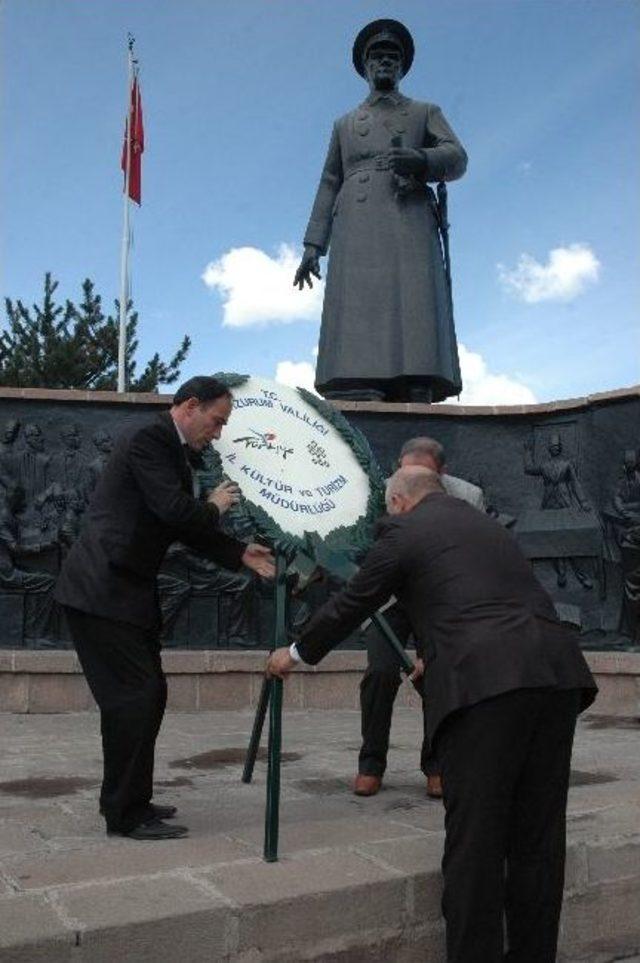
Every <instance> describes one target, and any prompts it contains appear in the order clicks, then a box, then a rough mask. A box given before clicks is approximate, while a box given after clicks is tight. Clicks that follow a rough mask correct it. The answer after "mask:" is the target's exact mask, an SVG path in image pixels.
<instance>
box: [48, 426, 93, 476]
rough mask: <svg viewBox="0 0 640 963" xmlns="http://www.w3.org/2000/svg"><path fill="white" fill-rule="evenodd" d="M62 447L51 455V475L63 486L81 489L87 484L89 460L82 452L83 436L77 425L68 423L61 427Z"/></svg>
mask: <svg viewBox="0 0 640 963" xmlns="http://www.w3.org/2000/svg"><path fill="white" fill-rule="evenodd" d="M60 440H61V441H62V448H61V449H60V450H59V451H57V452H56V453H55V454H54V455H52V457H51V477H52V478H53V480H54V481H56V482H58V484H59V485H60V486H61V488H62V489H63V490H64V491H66V490H67V489H70V488H74V489H77V490H78V491H81V490H82V488H83V486H84V484H85V477H84V476H85V472H86V468H87V461H86V458H85V457H84V455H83V454H82V452H81V451H80V449H81V447H82V438H81V437H80V431H79V430H78V426H77V425H73V424H66V425H62V427H61V429H60Z"/></svg>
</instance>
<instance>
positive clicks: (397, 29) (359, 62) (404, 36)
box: [353, 20, 414, 77]
mask: <svg viewBox="0 0 640 963" xmlns="http://www.w3.org/2000/svg"><path fill="white" fill-rule="evenodd" d="M385 42H386V43H393V44H395V45H396V46H398V47H400V49H401V50H402V63H403V73H404V74H408V73H409V68H410V67H411V64H412V63H413V53H414V47H413V38H412V36H411V34H410V33H409V31H408V30H407V28H406V27H405V25H404V24H403V23H400V21H399V20H372V21H371V23H368V24H367V25H366V27H363V28H362V30H361V31H360V33H359V34H358V36H357V37H356V39H355V43H354V45H353V66H354V67H355V68H356V70H357V71H358V73H359V74H360V76H361V77H364V75H365V74H364V62H365V59H366V56H367V52H368V50H369V48H370V47H371V46H372V45H373V44H374V43H385Z"/></svg>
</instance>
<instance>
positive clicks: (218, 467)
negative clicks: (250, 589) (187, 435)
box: [199, 371, 384, 562]
mask: <svg viewBox="0 0 640 963" xmlns="http://www.w3.org/2000/svg"><path fill="white" fill-rule="evenodd" d="M214 377H215V378H217V379H218V380H219V381H222V383H223V384H225V385H226V386H227V387H228V388H230V389H233V388H239V387H240V386H241V385H243V384H245V383H246V382H247V381H248V380H249V377H250V376H249V375H241V374H236V373H234V372H226V371H225V372H222V371H220V372H217V373H216V374H215V375H214ZM296 390H297V392H298V394H299V395H300V397H301V398H302V400H303V401H305V402H306V403H307V404H308V405H310V406H311V407H312V408H314V409H315V410H316V411H317V412H318V414H319V415H321V416H322V417H323V418H324V419H325V421H327V422H328V423H329V424H330V425H331V426H332V427H333V428H334V429H335V431H337V432H338V434H339V435H340V436H341V437H342V438H343V439H344V441H345V442H346V443H347V445H348V446H349V448H350V449H351V450H352V452H353V453H354V455H355V457H356V460H357V462H358V464H359V465H360V467H361V468H362V470H363V471H364V472H365V474H366V475H367V477H368V479H369V498H368V500H367V508H366V511H365V513H364V514H363V515H361V516H360V517H359V518H358V519H357V520H356V521H355V522H354V523H353V524H351V525H341V526H340V527H339V528H335V529H334V530H333V531H331V532H329V534H328V535H326V536H325V537H324V538H323V539H318V536H317V535H316V534H315V532H313V533H311V532H310V533H308V534H306V536H305V537H304V538H300V537H299V536H297V535H291V534H290V533H289V532H285V531H284V530H283V529H282V528H281V527H280V525H278V523H277V522H275V521H274V520H273V519H272V518H271V516H270V515H269V514H267V512H266V511H265V510H264V508H262V507H261V506H260V505H256V504H255V502H252V501H251V500H250V499H248V498H243V499H242V502H241V505H240V506H239V508H238V509H237V510H236V511H237V514H236V523H240V525H241V524H242V516H243V515H244V516H245V519H246V521H247V522H250V523H252V524H253V526H254V527H255V529H256V530H257V531H258V532H259V533H260V535H261V536H262V537H263V538H265V539H266V540H267V541H268V542H270V543H271V544H272V545H273V547H274V548H275V549H276V550H278V551H280V552H282V553H283V554H284V555H285V556H286V557H287V558H288V559H289V560H290V562H292V561H293V559H294V558H295V556H296V555H297V554H298V553H299V552H302V553H303V554H304V555H305V556H306V557H307V558H310V559H312V561H315V560H316V555H317V549H316V545H317V544H318V542H320V544H322V545H323V546H324V548H325V549H328V550H330V551H331V552H332V553H338V554H341V555H344V556H345V557H346V558H348V559H349V560H350V561H358V560H359V559H360V558H361V557H362V556H363V555H364V553H365V552H366V551H367V549H368V548H369V546H370V545H371V541H372V539H373V529H374V526H375V523H376V521H377V520H378V518H379V517H380V515H381V513H382V512H383V511H384V476H383V474H382V471H381V470H380V466H379V465H378V463H377V461H376V459H375V457H374V454H373V452H372V451H371V448H370V446H369V442H368V441H367V439H366V438H365V436H364V435H363V434H362V432H361V431H359V430H358V429H357V428H355V427H354V426H353V425H351V424H349V422H348V421H347V419H346V418H345V417H344V415H342V414H341V413H340V412H339V411H337V410H336V409H335V408H334V407H333V406H332V405H330V404H329V403H328V402H326V401H325V400H324V399H323V398H319V397H318V396H317V395H314V394H312V393H311V392H310V391H306V390H305V389H304V388H297V389H296ZM199 476H200V482H201V487H202V488H203V489H211V488H214V487H215V486H216V485H217V484H219V483H220V481H222V480H223V479H224V478H225V477H226V476H225V474H224V469H223V465H222V459H221V457H220V455H219V453H218V452H217V451H216V450H215V448H212V447H209V449H208V450H207V452H206V454H205V469H204V470H202V471H200V472H199Z"/></svg>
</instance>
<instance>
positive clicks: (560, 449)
mask: <svg viewBox="0 0 640 963" xmlns="http://www.w3.org/2000/svg"><path fill="white" fill-rule="evenodd" d="M29 394H30V393H29V392H20V391H12V390H11V389H1V390H0V647H5V648H23V647H26V648H65V647H68V646H69V645H70V642H69V635H68V631H67V628H66V625H65V622H64V617H63V614H62V613H61V612H60V611H59V610H58V607H57V606H56V605H55V603H54V601H53V597H52V592H53V585H54V583H55V578H56V575H57V572H58V570H59V567H60V564H61V561H62V559H63V558H64V555H65V552H66V551H68V548H69V545H70V544H71V543H72V541H73V539H74V538H75V537H76V535H77V533H78V531H79V529H80V525H81V524H82V518H83V514H84V512H85V510H86V507H87V505H88V503H89V500H90V498H91V494H92V492H93V489H94V488H95V485H96V483H97V480H98V478H99V476H100V472H101V471H102V469H103V467H104V464H105V462H106V460H107V458H108V457H109V453H110V451H111V449H112V447H113V440H114V438H115V437H116V436H117V434H118V433H119V431H121V430H122V429H123V428H124V427H125V425H128V424H130V423H131V422H132V421H133V420H135V421H137V422H143V421H144V420H148V419H149V418H152V417H153V415H154V413H155V412H157V411H158V410H159V408H160V406H161V403H162V399H157V398H149V397H148V396H140V397H139V399H136V401H135V402H133V401H132V400H125V401H122V400H120V399H118V400H115V396H113V395H112V396H110V398H108V396H107V395H104V396H102V398H100V397H99V396H96V397H94V398H91V400H90V401H89V400H87V401H84V400H79V399H78V398H76V397H74V395H73V393H68V392H34V393H33V394H34V395H36V397H28V396H29ZM25 395H27V397H25ZM45 396H46V397H45ZM130 397H131V396H129V398H130ZM103 399H104V400H103ZM111 399H113V400H111ZM145 399H146V400H145ZM344 408H345V409H347V408H351V409H352V410H345V411H344V413H345V415H346V416H347V417H348V418H349V419H350V420H351V421H352V423H353V424H355V425H356V426H357V427H358V428H360V429H361V430H362V431H363V432H364V434H365V435H366V436H367V438H368V439H369V442H370V444H371V446H372V448H373V450H374V452H375V454H376V456H377V457H378V459H379V461H380V463H381V465H382V467H383V469H384V470H385V471H386V472H391V471H392V470H393V467H394V461H395V459H396V457H397V453H398V451H399V449H400V447H401V445H402V443H403V442H404V441H405V440H407V439H408V438H410V437H413V436H415V435H420V434H429V435H432V436H433V437H435V438H437V439H438V440H439V441H441V442H442V443H443V444H444V446H445V449H446V451H447V470H448V471H449V473H450V474H453V475H457V476H458V477H461V478H466V479H467V480H469V481H472V482H474V483H475V484H478V485H480V487H482V489H483V490H484V493H485V500H486V503H487V506H488V511H489V512H490V513H491V514H493V515H494V516H495V517H496V518H497V519H498V521H499V522H500V523H501V524H504V525H506V526H507V527H509V529H510V530H511V531H512V532H513V534H514V537H515V538H516V539H517V540H518V542H519V543H520V545H521V547H522V549H523V551H524V552H525V554H526V555H527V557H528V558H530V559H531V561H532V564H533V565H534V568H535V570H536V574H537V575H538V577H539V578H540V580H541V581H542V582H543V584H544V585H545V587H546V588H547V590H548V591H549V592H550V593H551V595H552V597H553V599H554V601H555V603H556V607H557V609H558V612H559V613H560V615H561V617H562V618H564V619H566V620H567V621H569V622H572V623H574V624H575V625H577V626H579V628H580V631H581V633H582V637H583V640H584V643H585V644H586V645H588V646H593V647H598V648H603V647H604V648H606V647H629V646H632V645H634V644H636V645H637V644H638V643H639V638H638V614H639V611H640V453H639V448H640V437H639V435H640V432H639V431H638V424H640V418H639V415H640V393H638V392H633V391H630V392H628V393H627V394H624V393H616V395H615V396H612V397H611V398H609V399H607V398H602V399H601V400H599V401H597V402H594V403H591V404H590V403H588V402H585V403H583V404H574V405H571V404H567V405H565V406H563V405H562V404H558V405H546V406H545V405H541V406H535V407H532V408H528V409H523V410H522V411H521V412H518V413H515V412H510V411H508V410H505V411H504V412H500V413H498V414H487V413H483V412H480V413H475V412H474V413H471V412H470V409H466V411H463V410H461V409H452V408H451V407H447V408H446V409H444V408H441V409H438V408H436V409H434V408H432V409H431V412H435V414H431V413H429V414H427V413H425V412H424V410H423V411H420V410H417V411H411V412H406V411H402V412H401V411H399V410H397V409H395V410H394V409H391V410H389V409H388V408H387V409H385V410H381V407H380V406H375V405H361V406H348V405H344ZM217 481H218V479H217V478H216V477H215V473H214V472H213V471H212V470H210V469H207V470H205V471H204V472H201V473H200V475H199V480H198V483H199V490H200V493H201V495H203V496H204V495H205V494H206V492H207V491H209V490H210V488H211V487H213V485H215V484H216V483H217ZM225 526H226V527H227V528H228V529H229V530H230V531H232V532H233V533H234V534H236V535H238V536H239V537H241V538H242V537H245V538H248V537H250V536H251V535H252V534H253V533H252V531H251V526H250V522H249V521H248V520H247V518H246V516H244V515H243V513H242V511H241V510H238V511H234V512H230V513H229V515H228V516H227V518H226V519H225ZM158 588H159V594H160V600H161V607H162V612H163V617H164V629H163V635H164V645H165V646H180V647H193V648H211V647H222V648H225V647H230V648H264V647H268V646H269V645H270V644H271V631H272V616H273V607H272V604H273V603H272V597H271V595H272V593H271V589H270V587H269V586H268V585H262V584H261V583H260V580H258V579H255V578H254V577H253V576H251V575H250V574H246V575H244V574H238V573H231V572H227V571H226V570H224V569H221V568H219V567H218V566H216V565H215V564H214V563H212V562H209V561H208V560H206V559H203V558H201V557H199V556H197V555H195V554H193V553H192V552H190V551H189V550H188V549H187V548H186V547H185V546H183V545H174V546H173V547H172V549H171V550H170V552H169V554H168V556H167V559H166V561H165V564H164V566H163V569H162V572H161V574H160V577H159V580H158ZM315 593H316V594H315V596H314V598H313V599H312V598H311V597H309V596H308V597H307V598H306V600H305V604H307V605H309V604H310V605H311V606H313V605H315V604H319V602H320V601H321V600H322V598H323V594H325V593H324V592H323V588H322V586H316V588H315ZM293 617H294V618H295V606H294V612H293ZM351 642H352V644H357V639H353V640H351Z"/></svg>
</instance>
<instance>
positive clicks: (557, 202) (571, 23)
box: [0, 0, 640, 403]
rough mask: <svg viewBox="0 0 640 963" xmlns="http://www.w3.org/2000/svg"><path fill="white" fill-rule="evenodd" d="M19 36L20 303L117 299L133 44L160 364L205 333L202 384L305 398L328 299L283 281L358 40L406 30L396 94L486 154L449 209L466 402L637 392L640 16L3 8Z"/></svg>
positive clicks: (12, 86) (8, 35)
mask: <svg viewBox="0 0 640 963" xmlns="http://www.w3.org/2000/svg"><path fill="white" fill-rule="evenodd" d="M0 16H1V18H2V37H3V41H2V43H3V50H2V64H3V72H4V77H3V83H2V88H3V91H4V95H3V100H2V115H3V116H2V130H3V135H4V137H3V141H4V145H5V151H4V158H3V165H2V208H3V211H4V218H3V225H4V229H3V245H2V278H1V280H2V285H1V287H2V294H3V295H6V296H9V297H11V298H17V297H20V298H22V299H23V300H26V301H27V302H30V301H33V300H38V299H39V298H40V296H41V291H42V282H43V277H44V273H45V271H47V270H50V271H51V272H52V273H53V274H54V276H55V277H56V278H58V279H59V281H60V287H59V294H60V296H61V298H65V297H69V298H71V299H78V300H79V294H80V285H81V282H82V280H83V279H84V278H85V277H87V276H88V277H91V278H92V279H93V280H94V281H95V282H96V287H97V290H98V291H99V292H100V293H101V294H102V295H103V297H104V300H105V301H106V302H107V303H111V302H112V300H113V298H114V297H116V296H117V294H118V286H119V277H118V275H119V256H120V238H121V231H122V194H121V191H122V178H121V173H120V169H119V155H120V149H121V143H122V132H123V124H124V115H125V84H126V44H125V37H126V32H127V30H130V31H131V32H132V33H133V34H134V35H135V37H136V49H137V55H138V58H139V61H140V64H141V70H142V74H141V76H142V98H143V107H144V119H145V137H146V150H145V154H144V159H143V183H142V189H143V202H142V207H141V208H140V209H139V210H138V209H137V208H136V209H135V211H134V213H133V223H134V232H135V247H134V250H133V252H132V285H133V296H134V300H135V304H136V307H137V309H138V311H139V313H140V317H141V322H140V343H141V347H140V355H141V358H143V359H146V358H147V357H148V356H149V355H150V354H151V353H152V352H153V351H155V350H160V351H161V353H163V354H168V353H169V352H170V351H171V350H172V349H173V347H174V346H176V345H177V344H178V342H179V341H180V339H181V337H182V335H183V334H184V333H185V332H186V333H188V334H190V335H191V337H192V339H193V348H192V351H191V355H190V357H189V359H188V362H187V363H186V364H185V366H184V368H183V375H184V376H189V375H190V374H194V373H196V372H201V371H212V370H219V369H223V370H236V371H247V372H253V373H255V374H260V375H263V376H266V377H274V376H275V374H276V371H277V370H278V365H279V364H280V369H279V370H280V374H281V376H282V377H284V378H286V377H288V378H290V379H291V378H293V379H294V380H298V381H303V380H304V379H305V378H308V377H309V374H310V372H311V366H312V365H313V351H314V348H315V345H316V344H317V339H318V330H319V310H320V297H319V296H318V295H320V294H321V292H316V293H315V294H314V296H311V297H309V296H307V297H306V298H304V297H303V296H302V295H299V293H298V292H297V291H294V290H293V289H291V290H289V284H288V283H287V284H285V283H284V279H286V278H288V277H289V275H290V273H291V266H292V265H294V264H295V261H296V258H297V251H296V248H297V247H298V246H299V244H300V241H301V238H302V235H303V232H304V228H305V225H306V221H307V218H308V215H309V210H310V207H311V203H312V200H313V196H314V194H315V189H316V186H317V181H318V177H319V174H320V170H321V166H322V162H323V159H324V155H325V152H326V147H327V143H328V138H329V134H330V130H331V124H332V121H333V120H334V119H335V118H336V117H337V116H339V115H341V114H342V113H344V112H346V111H347V110H349V109H351V108H353V107H354V106H355V105H356V104H357V103H358V102H359V101H360V100H361V99H362V98H363V97H364V96H365V94H366V89H365V87H364V85H363V82H362V80H361V79H360V78H359V77H358V76H357V74H356V73H355V72H354V70H353V68H352V66H351V45H352V42H353V38H354V36H355V34H356V33H357V31H358V30H359V28H360V27H361V26H363V25H364V24H365V23H366V22H368V21H369V20H371V19H374V18H375V17H378V16H392V17H395V18H397V19H400V20H402V21H403V22H404V23H405V24H406V25H407V26H408V27H409V29H410V30H411V32H412V34H413V36H414V40H415V44H416V57H415V61H414V65H413V68H412V70H411V72H410V73H409V74H408V76H407V77H406V79H405V80H404V82H403V85H402V89H403V92H404V93H406V94H407V95H409V96H412V97H416V98H417V99H422V100H429V101H433V102H435V103H438V104H440V106H441V107H442V108H443V110H444V112H445V115H446V116H447V118H448V120H449V121H450V123H451V124H452V126H453V128H454V130H455V131H456V133H457V134H458V136H459V137H460V139H461V140H462V142H463V143H464V145H465V147H466V148H467V151H468V153H469V168H468V171H467V174H466V175H465V177H464V178H463V179H462V180H460V181H457V182H456V183H454V184H452V185H451V186H450V191H449V204H450V220H451V223H452V238H451V244H452V257H453V271H454V299H455V314H456V327H457V333H458V340H459V342H461V344H462V345H463V346H464V348H463V349H462V350H463V376H465V381H466V386H467V388H468V389H469V390H468V392H467V400H469V401H474V400H475V401H477V402H480V401H487V400H490V401H493V402H494V403H500V402H501V401H502V402H509V401H514V400H527V399H532V398H535V399H537V400H539V401H545V400H550V399H554V398H568V397H575V396H578V395H583V394H586V393H590V392H596V391H604V390H608V389H612V388H617V387H622V386H625V385H629V384H633V383H636V382H638V381H640V378H639V375H638V358H639V355H640V351H639V347H640V345H639V338H638V308H637V305H638V304H639V303H640V281H639V279H640V270H639V267H640V265H639V263H638V262H639V256H638V255H639V253H640V232H639V230H638V227H639V224H640V179H639V178H638V158H639V157H640V124H639V123H638V121H639V119H640V118H639V116H638V115H639V110H638V105H639V101H640V98H639V95H638V91H639V90H640V86H639V80H640V77H639V74H640V57H639V54H640V4H638V3H637V2H636V0H544V2H539V0H468V2H464V0H447V2H446V3H440V4H431V3H425V2H424V0H416V2H409V0H407V2H389V3H386V4H380V3H372V2H361V0H341V2H339V0H327V2H325V3H311V2H305V0H297V2H294V0H237V2H234V3H230V2H226V0H4V3H3V5H2V7H1V8H0ZM553 252H555V253H553ZM210 265H213V266H212V267H209V270H208V272H207V267H208V266H210ZM203 275H204V276H205V277H207V278H208V280H209V285H207V284H206V283H205V281H204V280H203ZM225 321H226V322H227V323H226V324H225V323H224V322H225ZM282 362H289V363H290V364H289V366H288V367H287V365H284V366H283V365H282ZM292 365H299V367H292Z"/></svg>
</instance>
